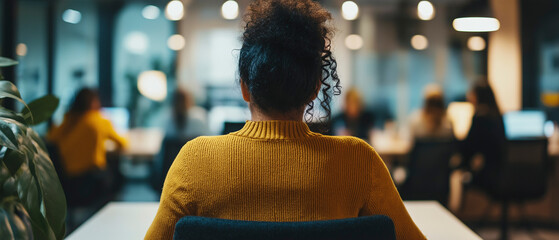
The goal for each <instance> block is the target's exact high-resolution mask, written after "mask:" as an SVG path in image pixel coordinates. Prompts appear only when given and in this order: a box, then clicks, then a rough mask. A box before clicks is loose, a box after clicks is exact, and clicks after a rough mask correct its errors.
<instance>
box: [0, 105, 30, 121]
mask: <svg viewBox="0 0 559 240" xmlns="http://www.w3.org/2000/svg"><path fill="white" fill-rule="evenodd" d="M0 118H5V119H11V120H15V121H17V122H19V123H21V124H27V122H25V118H24V117H23V114H21V113H16V112H14V111H11V110H8V109H5V108H0ZM5 119H4V120H5ZM0 121H1V120H0Z"/></svg>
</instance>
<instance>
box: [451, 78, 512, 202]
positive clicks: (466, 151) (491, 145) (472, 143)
mask: <svg viewBox="0 0 559 240" xmlns="http://www.w3.org/2000/svg"><path fill="white" fill-rule="evenodd" d="M467 99H468V101H469V102H470V103H472V105H474V109H475V112H474V116H473V118H472V125H471V127H470V131H469V132H468V136H467V137H466V139H465V140H464V141H463V142H462V143H461V153H462V157H463V163H462V166H463V167H464V168H465V169H466V170H467V171H469V172H471V173H472V177H473V179H472V184H473V185H476V186H478V187H481V188H482V189H484V190H487V191H492V186H493V183H494V182H495V179H497V176H498V174H499V168H500V166H501V162H502V158H503V155H504V149H505V144H506V135H505V126H504V122H503V117H502V115H501V111H500V110H499V106H498V105H497V101H496V100H495V95H494V94H493V90H492V89H491V86H489V82H488V81H487V80H486V79H481V80H479V81H478V82H476V83H475V84H474V86H473V87H472V89H471V90H470V92H468V94H467Z"/></svg>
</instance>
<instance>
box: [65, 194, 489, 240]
mask: <svg viewBox="0 0 559 240" xmlns="http://www.w3.org/2000/svg"><path fill="white" fill-rule="evenodd" d="M404 204H405V205H406V208H407V209H408V212H409V213H410V215H411V217H412V219H413V220H414V221H415V223H416V224H417V226H418V227H419V229H421V231H422V232H423V234H425V236H426V237H427V238H428V239H430V240H439V239H440V240H447V239H454V240H461V239H464V240H478V239H481V238H480V237H479V236H478V235H477V234H475V233H474V232H473V231H472V230H470V229H469V228H468V227H467V226H466V225H464V224H463V223H462V222H461V221H460V220H458V218H456V217H455V216H454V215H452V214H451V213H450V212H449V211H448V210H446V209H445V208H444V207H443V206H441V205H440V204H439V203H437V202H435V201H406V202H404ZM158 206H159V203H157V202H143V203H134V202H111V203H109V204H107V205H106V206H105V207H103V208H102V209H101V210H100V211H99V212H97V213H96V214H95V215H94V216H93V217H91V218H90V219H89V220H88V221H87V222H85V223H84V224H83V225H82V226H80V227H79V228H78V229H76V231H74V232H73V233H72V234H70V236H68V238H66V239H68V240H88V239H103V240H111V239H143V238H144V235H145V234H146V232H147V229H148V228H149V226H150V225H151V222H152V221H153V219H154V217H155V214H156V213H157V207H158Z"/></svg>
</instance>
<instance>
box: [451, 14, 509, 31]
mask: <svg viewBox="0 0 559 240" xmlns="http://www.w3.org/2000/svg"><path fill="white" fill-rule="evenodd" d="M452 26H453V27H454V29H455V30H456V31H459V32H494V31H497V30H499V28H500V27H501V24H500V23H499V20H497V19H496V18H492V17H462V18H457V19H454V21H453V22H452Z"/></svg>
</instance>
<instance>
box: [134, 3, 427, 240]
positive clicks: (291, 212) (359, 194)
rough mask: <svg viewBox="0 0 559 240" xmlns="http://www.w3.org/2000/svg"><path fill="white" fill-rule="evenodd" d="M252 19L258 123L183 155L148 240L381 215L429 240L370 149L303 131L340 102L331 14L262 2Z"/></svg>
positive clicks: (247, 93) (249, 47) (247, 79)
mask: <svg viewBox="0 0 559 240" xmlns="http://www.w3.org/2000/svg"><path fill="white" fill-rule="evenodd" d="M247 12H248V13H247V16H245V20H246V25H245V29H244V34H243V46H242V48H241V50H240V54H239V73H240V81H239V83H240V86H241V91H242V95H243V99H244V100H245V101H246V102H248V105H249V108H250V111H251V121H247V122H246V124H245V126H244V127H243V128H242V129H241V130H240V131H237V132H233V133H230V134H228V135H224V136H211V137H198V138H196V139H194V140H192V141H190V142H188V143H187V144H186V145H185V146H184V147H183V148H182V149H181V151H180V153H179V154H178V156H177V157H176V159H175V161H174V162H173V164H172V166H171V168H170V170H169V173H168V175H167V178H166V180H165V184H164V187H163V192H162V195H161V201H160V204H159V209H158V211H157V214H156V216H155V219H154V220H153V223H152V224H151V226H150V228H149V229H148V231H147V234H146V236H145V239H149V240H151V239H172V238H173V233H174V228H175V224H176V223H177V221H178V220H179V219H180V218H181V217H183V216H186V215H196V216H205V217H213V218H223V219H237V220H249V221H313V220H329V219H341V218H351V217H358V216H367V215H376V214H382V215H387V216H389V217H390V218H391V219H392V221H393V222H394V224H395V230H396V232H395V233H396V237H397V239H425V237H424V236H423V234H422V233H421V231H420V230H419V229H418V228H417V226H416V225H415V223H414V222H413V221H412V219H411V218H410V215H409V214H408V212H407V211H406V208H405V207H404V204H403V202H402V200H401V198H400V195H399V194H398V191H397V190H396V188H395V186H394V183H393V182H392V179H391V177H390V174H389V172H388V170H387V168H386V166H385V165H384V163H383V161H382V159H381V158H380V157H379V155H378V154H377V153H376V152H375V150H374V149H373V148H372V147H371V146H369V145H368V144H367V143H366V142H364V141H363V140H361V139H358V138H355V137H332V136H324V135H322V134H319V133H315V132H311V131H310V130H309V128H308V126H307V124H305V122H304V121H303V118H306V119H308V118H310V117H312V115H311V111H312V109H314V104H313V100H314V99H315V98H316V97H317V96H318V95H320V97H319V100H320V106H321V107H322V108H323V110H324V111H323V112H325V114H326V116H324V118H326V119H328V118H329V117H330V106H329V102H330V99H331V95H332V94H334V95H338V94H339V93H340V80H339V79H338V75H337V72H336V61H335V59H334V57H333V56H332V52H331V50H330V39H331V38H332V28H331V27H330V26H328V25H327V21H328V20H330V19H331V15H330V13H328V12H327V11H326V10H325V9H323V8H322V7H321V6H320V5H319V4H318V3H317V2H315V1H312V0H256V1H253V2H252V3H251V4H250V6H249V8H248V11H247ZM305 109H307V110H305ZM309 109H311V110H309Z"/></svg>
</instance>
